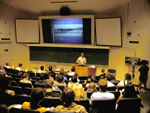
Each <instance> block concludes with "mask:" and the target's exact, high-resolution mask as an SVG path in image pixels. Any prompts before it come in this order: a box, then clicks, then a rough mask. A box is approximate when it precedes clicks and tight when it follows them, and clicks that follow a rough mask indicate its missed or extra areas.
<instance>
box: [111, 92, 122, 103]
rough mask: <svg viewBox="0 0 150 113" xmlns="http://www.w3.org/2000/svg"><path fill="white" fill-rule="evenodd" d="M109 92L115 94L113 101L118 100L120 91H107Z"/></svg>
mask: <svg viewBox="0 0 150 113" xmlns="http://www.w3.org/2000/svg"><path fill="white" fill-rule="evenodd" d="M109 93H113V94H114V95H115V101H117V100H118V98H119V96H120V91H109Z"/></svg>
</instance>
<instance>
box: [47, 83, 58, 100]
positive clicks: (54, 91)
mask: <svg viewBox="0 0 150 113" xmlns="http://www.w3.org/2000/svg"><path fill="white" fill-rule="evenodd" d="M45 87H46V94H45V96H51V97H60V95H61V90H60V89H59V88H58V87H57V86H54V84H53V81H51V80H46V81H45Z"/></svg>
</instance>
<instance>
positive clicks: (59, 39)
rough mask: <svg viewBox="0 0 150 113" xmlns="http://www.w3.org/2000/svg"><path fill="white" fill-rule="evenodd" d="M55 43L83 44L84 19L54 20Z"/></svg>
mask: <svg viewBox="0 0 150 113" xmlns="http://www.w3.org/2000/svg"><path fill="white" fill-rule="evenodd" d="M53 41H54V43H63V44H83V19H82V18H63V19H54V20H53Z"/></svg>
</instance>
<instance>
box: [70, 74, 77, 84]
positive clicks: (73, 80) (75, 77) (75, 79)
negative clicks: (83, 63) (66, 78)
mask: <svg viewBox="0 0 150 113" xmlns="http://www.w3.org/2000/svg"><path fill="white" fill-rule="evenodd" d="M71 82H74V83H76V82H78V81H77V76H76V75H74V76H72V77H71Z"/></svg>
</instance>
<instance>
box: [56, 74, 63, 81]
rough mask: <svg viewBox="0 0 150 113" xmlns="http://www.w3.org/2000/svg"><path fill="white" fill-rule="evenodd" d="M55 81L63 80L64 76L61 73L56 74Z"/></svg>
mask: <svg viewBox="0 0 150 113" xmlns="http://www.w3.org/2000/svg"><path fill="white" fill-rule="evenodd" d="M56 81H57V82H60V83H62V82H64V77H63V75H61V74H58V75H57V78H56Z"/></svg>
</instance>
